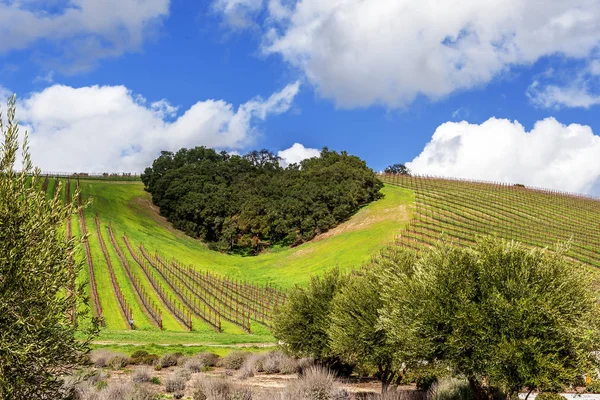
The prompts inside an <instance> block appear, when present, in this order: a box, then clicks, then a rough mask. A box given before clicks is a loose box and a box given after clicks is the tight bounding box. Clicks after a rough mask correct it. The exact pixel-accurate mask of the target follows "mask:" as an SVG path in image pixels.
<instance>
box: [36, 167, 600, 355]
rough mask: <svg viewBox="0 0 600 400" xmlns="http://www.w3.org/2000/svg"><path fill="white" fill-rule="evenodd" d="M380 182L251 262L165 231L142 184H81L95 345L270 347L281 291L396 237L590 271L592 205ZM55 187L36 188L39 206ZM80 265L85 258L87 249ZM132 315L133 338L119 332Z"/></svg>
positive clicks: (489, 187)
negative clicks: (373, 191)
mask: <svg viewBox="0 0 600 400" xmlns="http://www.w3.org/2000/svg"><path fill="white" fill-rule="evenodd" d="M381 179H382V180H383V181H384V182H385V183H386V186H385V187H384V189H383V193H384V194H385V197H384V198H383V199H381V200H378V201H376V202H374V203H372V204H370V205H369V206H366V207H364V208H363V209H361V210H360V211H359V212H358V213H357V214H356V215H354V216H353V217H352V218H351V219H350V220H348V221H346V222H344V223H343V224H341V225H339V226H338V227H336V228H334V229H332V230H330V231H328V232H326V233H324V234H322V235H320V236H318V237H316V238H315V239H313V240H312V241H311V242H308V243H305V244H303V245H300V246H298V247H295V248H274V249H272V250H271V251H269V252H267V253H263V254H260V255H258V256H254V257H242V256H239V255H228V254H224V253H219V252H215V251H211V250H209V249H208V247H207V246H206V245H205V244H203V243H202V242H201V241H199V240H195V239H192V238H190V237H188V236H186V235H184V234H183V233H181V232H180V231H177V230H175V229H173V228H172V227H171V226H170V224H169V223H168V222H167V221H166V220H165V219H164V218H163V217H161V216H160V215H159V213H158V210H157V209H156V207H154V206H153V205H152V202H151V200H150V195H149V194H148V193H147V192H145V191H144V189H143V185H142V184H141V183H140V182H136V181H103V180H83V179H82V180H80V186H81V190H82V198H81V200H82V202H86V201H88V200H91V203H90V205H89V206H88V207H87V208H86V210H85V213H84V219H81V218H74V219H73V221H71V224H70V225H71V228H70V230H71V231H72V234H73V235H80V234H81V233H82V232H83V229H84V227H85V229H86V230H87V232H89V233H90V236H89V258H90V259H91V262H92V263H91V264H92V265H91V266H90V265H88V264H85V265H86V267H85V268H84V274H83V276H81V279H82V280H84V279H85V280H88V281H89V282H90V283H91V284H90V285H89V286H90V294H91V297H92V298H93V301H92V304H91V306H92V310H93V311H94V313H95V314H97V315H99V314H101V315H102V316H103V318H104V320H105V329H104V330H103V331H102V334H101V337H100V340H101V341H103V342H119V343H165V344H166V343H188V344H189V343H198V344H200V343H221V344H235V343H263V342H272V341H273V340H274V338H273V337H272V336H271V334H270V333H269V329H268V320H269V314H270V312H271V311H272V309H273V307H274V306H275V304H278V303H279V302H281V301H284V296H285V295H284V290H285V289H286V288H289V287H291V286H293V285H295V284H300V285H301V284H304V283H306V282H307V281H308V279H309V277H310V275H313V274H318V273H320V272H322V271H324V270H326V269H328V268H331V267H333V266H335V265H338V266H339V267H340V268H341V269H343V270H346V269H349V268H353V267H357V266H360V265H361V264H362V263H364V262H365V261H368V260H369V258H370V256H371V255H372V254H374V253H375V252H377V251H378V250H379V249H381V248H383V247H384V246H385V245H387V244H388V243H390V242H392V241H394V240H395V242H396V244H398V245H401V246H407V247H411V248H415V249H421V248H422V246H424V245H428V244H432V243H433V242H435V241H436V240H438V239H439V238H441V237H446V238H447V239H449V240H451V241H454V242H457V243H459V244H465V245H466V244H470V243H473V241H474V240H475V239H476V237H477V236H478V235H485V234H495V235H498V236H500V237H503V238H507V239H515V240H518V241H521V242H524V243H526V244H529V245H532V246H538V247H547V246H550V247H551V246H553V245H554V244H555V243H556V242H557V241H570V243H571V249H570V253H569V254H570V256H571V257H572V258H573V259H575V260H578V261H580V262H582V263H583V264H585V265H587V266H590V267H598V266H600V248H599V247H598V246H597V243H599V242H600V202H599V201H598V200H596V199H591V198H586V197H583V196H575V195H570V194H566V193H559V192H552V191H545V190H535V189H529V188H525V187H521V186H515V185H506V184H493V183H484V182H473V181H461V180H451V179H438V178H426V177H414V176H413V177H410V176H402V175H388V176H382V177H381ZM58 181H59V180H56V179H52V178H51V179H49V180H48V181H47V182H46V181H44V180H43V182H40V186H41V187H42V189H45V190H46V192H47V194H48V197H50V196H51V195H52V193H53V192H54V191H55V189H56V188H57V186H58V185H57V183H58ZM60 181H62V191H61V193H60V196H61V197H63V198H66V193H65V192H66V189H67V187H69V191H70V192H71V193H73V191H74V190H75V185H76V182H77V181H76V180H75V179H70V185H66V184H65V183H66V180H65V179H60ZM96 216H97V217H98V225H96ZM84 221H85V224H84V223H83V222H84ZM67 231H69V229H67ZM111 236H112V237H111ZM103 248H104V249H105V252H106V256H105V254H104V252H103ZM79 256H80V258H81V261H84V262H86V261H87V259H88V256H87V254H86V252H81V254H80V255H79ZM207 273H210V274H209V275H207ZM91 276H93V279H90V277H91ZM94 288H95V290H94ZM94 292H95V293H97V295H94ZM131 318H133V319H134V321H135V330H131V329H129V328H130V326H129V324H128V321H129V320H130V319H131ZM161 328H162V329H161ZM249 333H250V334H249Z"/></svg>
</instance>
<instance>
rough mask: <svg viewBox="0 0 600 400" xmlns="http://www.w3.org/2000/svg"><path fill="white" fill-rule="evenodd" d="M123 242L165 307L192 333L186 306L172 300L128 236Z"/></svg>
mask: <svg viewBox="0 0 600 400" xmlns="http://www.w3.org/2000/svg"><path fill="white" fill-rule="evenodd" d="M123 242H124V243H125V247H126V248H127V250H128V251H129V254H130V255H131V257H132V258H133V259H134V260H135V262H136V263H137V264H138V265H139V266H140V267H141V268H142V271H144V274H145V275H146V278H147V279H148V281H149V282H150V284H151V285H152V288H153V289H154V291H155V292H156V294H157V295H158V296H159V298H160V299H161V301H162V302H163V304H164V305H165V307H166V308H167V309H168V310H169V312H170V313H171V314H172V315H173V316H174V317H175V318H176V319H177V320H178V321H179V322H181V324H183V326H185V327H186V328H187V329H188V330H190V331H191V330H192V315H191V313H190V311H189V310H188V309H187V308H186V307H185V306H183V305H182V304H181V303H180V302H179V301H177V299H174V298H172V297H171V296H170V294H169V293H168V291H167V290H165V289H164V288H163V287H162V285H161V284H160V281H159V279H158V278H157V277H156V276H155V274H154V272H153V271H152V268H151V267H150V266H149V265H148V263H147V262H146V261H145V260H144V259H142V258H141V257H140V256H139V255H138V254H137V253H136V252H135V251H134V250H133V248H132V247H131V244H130V243H129V240H128V239H127V237H126V236H123ZM163 279H164V277H163ZM165 281H166V283H167V285H168V286H171V290H173V292H174V293H175V295H176V297H179V299H180V300H182V302H183V303H186V304H189V303H188V301H189V300H188V299H185V300H184V298H183V297H181V296H179V295H178V292H177V290H175V289H174V288H173V286H172V285H171V282H169V281H167V280H166V279H165ZM219 329H220V327H219Z"/></svg>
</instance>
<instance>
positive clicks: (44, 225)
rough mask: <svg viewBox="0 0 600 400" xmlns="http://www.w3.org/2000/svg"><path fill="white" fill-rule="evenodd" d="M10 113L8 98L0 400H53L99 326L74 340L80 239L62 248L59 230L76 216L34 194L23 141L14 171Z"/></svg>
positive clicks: (33, 173)
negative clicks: (19, 161)
mask: <svg viewBox="0 0 600 400" xmlns="http://www.w3.org/2000/svg"><path fill="white" fill-rule="evenodd" d="M15 105H16V98H15V97H12V98H11V99H9V101H8V110H7V121H6V123H3V122H2V121H3V118H2V116H1V115H0V133H1V139H2V144H1V147H0V398H3V399H59V398H63V397H66V396H67V395H68V393H66V392H65V391H64V390H63V382H62V380H61V376H63V375H64V374H66V373H68V372H70V371H72V369H73V368H75V367H76V366H78V365H80V364H81V363H82V362H83V361H84V357H85V354H86V352H87V351H88V347H89V340H91V338H92V337H93V335H94V334H95V332H96V331H97V324H95V323H85V324H81V325H80V326H85V327H86V328H85V331H84V332H80V333H79V334H80V335H81V337H82V338H83V340H78V339H76V334H77V333H78V332H77V329H78V328H76V326H75V324H73V323H72V321H71V320H70V318H69V315H70V311H71V309H72V308H73V307H77V303H78V301H77V299H78V298H81V297H78V296H81V295H82V293H83V288H82V287H80V288H79V289H75V288H73V287H72V286H71V284H72V282H74V278H75V276H76V275H77V273H78V272H79V270H80V266H79V265H77V264H74V262H73V257H72V255H73V252H74V251H75V250H76V248H77V247H78V245H79V244H80V243H79V242H80V240H81V239H73V240H69V241H67V240H66V238H65V234H64V228H63V226H64V222H65V221H66V219H67V218H71V216H72V215H73V214H74V213H75V212H76V209H75V208H74V206H71V205H65V204H63V202H62V200H61V199H60V198H59V195H58V193H59V192H60V190H58V191H57V192H56V193H57V194H56V195H55V196H54V198H53V199H50V200H47V199H46V194H45V193H43V192H42V191H41V190H40V189H39V185H38V182H39V173H40V171H39V169H35V170H34V169H33V168H32V162H31V159H30V156H29V151H28V145H27V134H25V140H24V142H23V148H22V160H23V161H22V168H21V170H20V171H17V170H16V168H17V154H18V149H19V134H18V131H19V129H18V123H17V121H16V117H15V108H16V106H15ZM71 204H76V202H75V201H72V202H71ZM79 308H80V309H83V308H82V307H79ZM78 317H79V318H83V317H84V314H81V315H78ZM81 321H85V320H84V319H82V320H81ZM88 322H89V320H88ZM79 329H83V328H79Z"/></svg>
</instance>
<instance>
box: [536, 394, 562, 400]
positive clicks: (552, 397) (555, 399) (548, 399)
mask: <svg viewBox="0 0 600 400" xmlns="http://www.w3.org/2000/svg"><path fill="white" fill-rule="evenodd" d="M535 398H536V400H564V399H565V398H564V397H562V396H561V395H560V394H558V393H552V392H543V393H540V394H538V395H537V396H536V397H535Z"/></svg>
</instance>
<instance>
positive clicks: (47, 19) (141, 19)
mask: <svg viewBox="0 0 600 400" xmlns="http://www.w3.org/2000/svg"><path fill="white" fill-rule="evenodd" d="M169 4H170V0H144V1H139V0H103V1H98V0H70V1H64V0H63V1H51V2H47V1H46V2H44V1H37V0H34V1H8V2H5V1H0V38H1V40H0V55H1V54H3V53H7V52H9V51H11V50H18V49H24V48H27V47H29V46H31V45H32V44H34V43H36V42H38V41H41V40H43V41H45V43H51V44H54V45H55V46H56V51H57V52H58V53H59V54H53V56H49V55H42V56H41V57H42V59H43V60H44V62H45V64H46V65H47V64H48V63H50V62H55V63H57V64H61V65H57V66H58V67H61V68H63V69H66V70H69V71H71V72H75V71H77V70H80V69H85V68H88V67H89V66H91V65H93V63H94V62H95V61H96V60H98V59H100V58H106V57H115V56H118V55H120V54H122V53H124V52H127V51H136V50H139V49H140V47H141V45H142V44H143V42H144V39H145V36H146V34H147V33H148V31H149V30H151V29H152V28H153V27H154V26H156V25H157V24H159V23H160V21H161V20H162V18H164V17H166V16H167V15H168V13H169ZM48 57H50V58H48ZM52 57H54V58H52ZM58 60H69V61H70V63H69V65H68V66H67V65H64V63H63V62H59V61H58Z"/></svg>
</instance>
